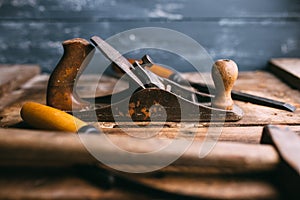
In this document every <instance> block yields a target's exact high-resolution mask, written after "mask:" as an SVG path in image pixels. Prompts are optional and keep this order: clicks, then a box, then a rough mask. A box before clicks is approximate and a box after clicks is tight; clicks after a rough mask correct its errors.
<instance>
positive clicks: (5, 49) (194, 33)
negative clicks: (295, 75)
mask: <svg viewBox="0 0 300 200" xmlns="http://www.w3.org/2000/svg"><path fill="white" fill-rule="evenodd" d="M299 10H300V5H299V2H298V1H297V0H289V1H285V0H263V1H259V0H255V1H251V2H247V1H240V0H224V1H218V0H213V1H209V0H204V1H197V0H184V1H179V0H167V1H164V2H161V1H158V0H155V1H150V0H148V1H142V2H141V1H137V0H130V1H126V2H125V1H122V0H115V1H110V0H103V1H96V0H83V1H70V0H68V1H59V0H54V1H49V0H47V1H42V0H32V1H21V0H14V1H9V0H3V1H1V3H0V29H1V30H2V34H1V36H0V41H1V44H0V51H1V54H0V62H1V63H38V64H40V65H41V66H42V69H43V71H45V72H51V71H52V70H53V68H54V66H55V64H56V63H57V61H58V60H59V58H60V56H61V53H62V48H61V46H60V43H61V42H62V41H64V40H66V39H71V38H74V37H83V38H86V39H89V38H90V36H92V35H99V36H101V37H103V38H108V37H110V36H112V35H114V34H116V33H119V32H121V31H124V30H128V29H132V28H138V27H165V28H170V29H174V30H177V31H180V32H182V33H184V34H187V35H188V36H190V37H192V38H193V39H195V40H196V41H197V42H199V43H200V44H201V45H202V46H203V47H204V48H205V49H206V50H207V51H208V52H209V53H210V55H211V56H212V57H213V59H214V60H216V59H220V58H230V59H233V60H235V61H236V62H237V63H238V64H240V65H241V69H242V70H253V69H262V68H264V67H265V65H266V63H267V61H268V60H269V58H271V57H283V56H286V57H291V56H294V57H299V56H300V55H299V45H298V44H299V42H300V41H299V35H300V34H299V28H298V27H299V18H300V17H299V13H300V12H299ZM274 33H276V34H274ZM174 41H176V40H174ZM128 46H130V44H128ZM181 47H182V46H181ZM152 55H153V57H154V58H155V59H157V61H159V62H160V63H164V64H168V65H169V66H173V67H174V68H175V69H177V70H179V71H195V69H194V68H192V67H190V66H185V67H182V66H184V65H182V64H181V63H178V62H176V61H172V60H173V58H171V57H169V55H166V54H161V53H157V52H156V53H155V52H153V51H152ZM139 57H140V56H139ZM177 58H178V57H177ZM178 60H179V59H178Z"/></svg>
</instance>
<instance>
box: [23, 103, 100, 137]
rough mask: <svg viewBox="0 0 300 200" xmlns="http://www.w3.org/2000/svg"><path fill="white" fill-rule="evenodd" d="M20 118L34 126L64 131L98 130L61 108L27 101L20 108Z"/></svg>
mask: <svg viewBox="0 0 300 200" xmlns="http://www.w3.org/2000/svg"><path fill="white" fill-rule="evenodd" d="M21 117H22V119H23V120H24V121H25V122H26V123H27V124H29V125H31V126H32V127H34V128H38V129H42V130H54V131H65V132H86V133H87V132H89V133H90V132H98V130H97V129H96V128H95V127H93V126H89V125H88V124H87V123H85V122H84V121H82V120H80V119H78V118H76V117H73V116H72V115H69V114H67V113H65V112H63V111H61V110H58V109H55V108H52V107H49V106H45V105H42V104H39V103H35V102H27V103H25V104H24V105H23V107H22V109H21Z"/></svg>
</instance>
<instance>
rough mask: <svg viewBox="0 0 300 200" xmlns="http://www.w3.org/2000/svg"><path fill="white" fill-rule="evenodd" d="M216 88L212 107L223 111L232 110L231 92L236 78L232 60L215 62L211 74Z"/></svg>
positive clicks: (236, 73) (236, 71) (235, 67)
mask: <svg viewBox="0 0 300 200" xmlns="http://www.w3.org/2000/svg"><path fill="white" fill-rule="evenodd" d="M211 75H212V78H213V81H214V83H215V87H216V94H215V98H214V100H213V102H212V105H213V107H216V108H221V109H225V110H232V109H233V101H232V98H231V90H232V88H233V85H234V83H235V81H236V79H237V77H238V67H237V65H236V63H235V62H234V61H232V60H228V59H223V60H217V61H216V62H215V64H214V65H213V67H212V72H211Z"/></svg>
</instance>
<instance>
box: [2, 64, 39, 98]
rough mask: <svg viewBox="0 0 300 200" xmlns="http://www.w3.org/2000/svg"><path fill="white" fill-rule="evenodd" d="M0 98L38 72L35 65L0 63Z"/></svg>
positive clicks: (37, 67)
mask: <svg viewBox="0 0 300 200" xmlns="http://www.w3.org/2000/svg"><path fill="white" fill-rule="evenodd" d="M0 71H1V74H0V98H1V97H2V96H3V95H5V94H6V93H9V92H11V91H13V90H15V89H18V88H20V87H21V85H22V84H24V83H25V82H27V81H28V80H29V79H31V78H32V77H34V76H35V75H37V74H39V73H40V67H39V66H37V65H0Z"/></svg>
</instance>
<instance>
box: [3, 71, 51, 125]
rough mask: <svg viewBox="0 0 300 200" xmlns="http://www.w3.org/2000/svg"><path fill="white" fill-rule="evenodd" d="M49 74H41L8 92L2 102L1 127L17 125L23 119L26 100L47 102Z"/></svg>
mask: <svg viewBox="0 0 300 200" xmlns="http://www.w3.org/2000/svg"><path fill="white" fill-rule="evenodd" d="M47 80H48V76H43V75H39V76H36V77H34V78H33V79H31V80H30V81H29V82H27V83H26V84H24V85H22V86H21V88H20V90H18V91H15V92H13V93H10V94H7V95H6V96H5V97H4V98H2V101H1V103H0V127H8V126H13V125H17V124H18V123H20V122H21V121H22V119H21V117H20V110H21V107H22V105H23V104H24V103H25V102H26V101H35V102H39V103H44V104H45V103H46V100H45V99H46V90H47Z"/></svg>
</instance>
